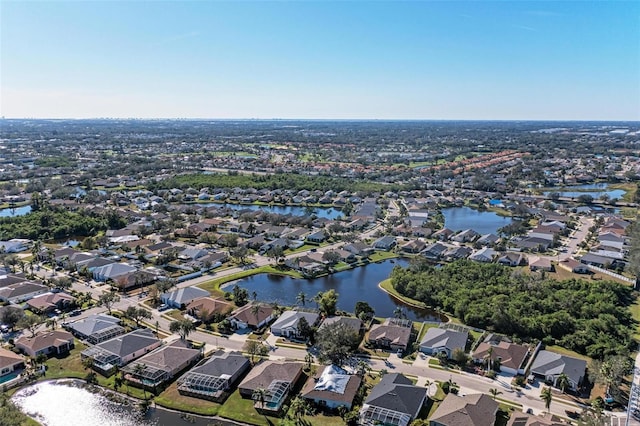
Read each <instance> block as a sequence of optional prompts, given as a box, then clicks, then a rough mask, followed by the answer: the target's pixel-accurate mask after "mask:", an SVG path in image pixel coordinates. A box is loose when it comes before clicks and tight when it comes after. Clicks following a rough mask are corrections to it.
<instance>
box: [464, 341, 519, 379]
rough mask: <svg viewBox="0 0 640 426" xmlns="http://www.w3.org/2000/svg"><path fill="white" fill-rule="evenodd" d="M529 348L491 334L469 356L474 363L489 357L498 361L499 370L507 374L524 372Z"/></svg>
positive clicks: (481, 361) (482, 361)
mask: <svg viewBox="0 0 640 426" xmlns="http://www.w3.org/2000/svg"><path fill="white" fill-rule="evenodd" d="M528 355H529V348H528V347H526V346H524V345H518V344H516V343H512V342H510V341H508V340H507V339H505V338H502V337H500V336H497V335H495V334H491V335H489V336H487V338H486V339H484V341H483V342H482V343H480V344H479V345H478V347H477V348H476V350H475V351H473V354H472V355H471V358H472V359H473V361H474V362H475V363H476V364H480V363H484V362H485V361H486V360H488V359H489V358H490V359H491V360H492V361H493V362H499V365H500V371H502V372H503V373H507V374H512V375H516V374H524V373H525V367H526V361H527V356H528Z"/></svg>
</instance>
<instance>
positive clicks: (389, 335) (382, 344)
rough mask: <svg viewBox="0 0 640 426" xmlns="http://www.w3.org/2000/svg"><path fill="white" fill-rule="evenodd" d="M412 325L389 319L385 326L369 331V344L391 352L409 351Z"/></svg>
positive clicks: (377, 325) (374, 327) (372, 328)
mask: <svg viewBox="0 0 640 426" xmlns="http://www.w3.org/2000/svg"><path fill="white" fill-rule="evenodd" d="M411 331H412V323H411V321H407V322H406V323H399V322H397V321H391V318H387V320H385V322H384V323H383V324H376V325H374V326H373V327H371V330H369V338H368V340H369V343H371V344H372V345H375V346H376V347H379V348H383V349H391V350H402V351H403V352H404V351H406V350H407V347H408V346H409V342H410V341H411Z"/></svg>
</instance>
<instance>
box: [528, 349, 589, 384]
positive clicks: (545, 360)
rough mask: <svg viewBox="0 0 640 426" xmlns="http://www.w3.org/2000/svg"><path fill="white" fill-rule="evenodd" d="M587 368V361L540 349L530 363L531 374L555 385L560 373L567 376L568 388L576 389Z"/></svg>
mask: <svg viewBox="0 0 640 426" xmlns="http://www.w3.org/2000/svg"><path fill="white" fill-rule="evenodd" d="M586 370H587V361H585V360H583V359H578V358H573V357H570V356H567V355H561V354H558V353H555V352H551V351H546V350H542V351H539V352H538V355H537V356H536V359H535V360H534V361H533V364H532V365H531V374H532V375H533V376H534V377H539V378H541V379H542V380H545V381H547V382H550V383H551V384H552V385H553V386H557V381H558V377H559V376H560V375H561V374H564V375H566V376H567V379H568V381H569V389H570V390H573V391H576V390H578V387H579V386H580V385H581V384H582V381H583V380H584V377H585V372H586Z"/></svg>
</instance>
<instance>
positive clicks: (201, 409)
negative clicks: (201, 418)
mask: <svg viewBox="0 0 640 426" xmlns="http://www.w3.org/2000/svg"><path fill="white" fill-rule="evenodd" d="M154 401H155V403H156V404H158V405H160V406H162V407H165V408H171V409H173V410H178V411H184V412H188V413H192V414H202V415H205V416H215V415H217V414H218V411H219V410H220V404H216V403H215V402H211V401H206V400H204V399H199V398H192V397H190V396H184V395H180V393H178V387H177V386H176V384H175V383H173V384H172V385H171V386H169V387H168V388H167V389H166V390H165V391H164V392H162V393H161V394H160V395H159V396H157V397H156V398H155V399H154Z"/></svg>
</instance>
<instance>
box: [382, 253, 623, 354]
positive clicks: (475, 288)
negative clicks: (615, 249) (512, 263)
mask: <svg viewBox="0 0 640 426" xmlns="http://www.w3.org/2000/svg"><path fill="white" fill-rule="evenodd" d="M517 272H519V271H517V270H516V272H514V270H512V269H509V268H505V267H503V266H501V265H496V264H489V265H485V264H480V263H475V262H471V261H466V260H465V261H458V262H454V263H450V264H448V265H446V266H444V267H443V268H441V269H436V268H433V267H430V266H426V267H422V268H421V269H416V268H413V269H403V268H400V267H396V268H395V269H394V270H393V272H392V274H391V279H392V285H393V287H394V288H395V289H396V290H397V291H398V292H400V293H401V294H403V295H406V296H409V297H411V298H414V299H416V300H419V301H421V302H424V303H426V304H427V305H429V306H433V307H438V308H442V309H444V310H445V311H447V312H450V313H452V314H453V315H455V316H456V317H458V318H460V319H461V320H462V321H463V322H464V323H465V324H468V325H471V326H474V327H480V328H484V329H487V330H492V331H496V332H501V333H505V334H508V335H513V336H516V337H519V338H522V339H524V340H532V339H540V340H543V341H544V342H545V343H548V344H559V345H561V346H563V347H566V348H568V349H572V350H574V351H576V352H579V353H582V354H586V355H588V356H590V357H593V358H597V359H603V358H604V357H605V356H608V355H618V354H626V353H628V352H629V349H630V347H631V346H632V345H633V342H632V339H631V332H630V330H631V328H632V324H633V319H632V317H631V313H630V312H629V310H628V309H627V306H629V304H631V303H632V302H633V300H634V296H633V294H632V290H631V288H630V287H628V286H624V285H622V284H618V283H615V282H611V281H585V280H576V279H571V280H565V281H556V280H552V279H544V278H542V277H541V276H539V275H534V274H532V275H528V274H524V273H517Z"/></svg>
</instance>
